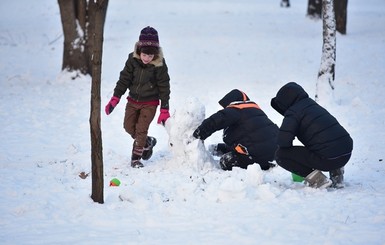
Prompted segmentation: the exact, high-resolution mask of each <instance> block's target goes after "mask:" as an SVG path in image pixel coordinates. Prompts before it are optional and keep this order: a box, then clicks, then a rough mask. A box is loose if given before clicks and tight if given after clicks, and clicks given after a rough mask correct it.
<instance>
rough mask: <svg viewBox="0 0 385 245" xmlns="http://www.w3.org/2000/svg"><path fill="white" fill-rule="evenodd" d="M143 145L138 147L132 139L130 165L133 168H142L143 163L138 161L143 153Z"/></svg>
mask: <svg viewBox="0 0 385 245" xmlns="http://www.w3.org/2000/svg"><path fill="white" fill-rule="evenodd" d="M143 150H144V148H143V147H139V146H137V145H136V141H134V144H133V147H132V155H131V167H133V168H143V164H142V163H141V162H140V159H141V158H142V155H143Z"/></svg>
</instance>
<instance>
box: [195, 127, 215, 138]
mask: <svg viewBox="0 0 385 245" xmlns="http://www.w3.org/2000/svg"><path fill="white" fill-rule="evenodd" d="M210 135H211V134H209V133H208V132H207V131H206V130H205V129H204V128H203V127H198V128H197V129H195V131H194V133H193V136H194V138H196V139H201V140H205V139H206V138H207V137H209V136H210Z"/></svg>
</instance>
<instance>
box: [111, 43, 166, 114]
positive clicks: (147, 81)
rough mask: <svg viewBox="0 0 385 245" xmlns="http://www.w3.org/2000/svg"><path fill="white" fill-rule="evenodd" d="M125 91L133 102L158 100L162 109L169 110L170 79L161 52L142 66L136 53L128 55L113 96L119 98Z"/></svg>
mask: <svg viewBox="0 0 385 245" xmlns="http://www.w3.org/2000/svg"><path fill="white" fill-rule="evenodd" d="M135 50H136V48H135ZM127 89H128V90H129V93H128V96H129V97H130V98H131V99H132V100H134V101H137V102H146V101H154V100H160V106H161V108H162V109H168V108H169V100H170V77H169V75H168V68H167V65H166V62H165V59H164V58H163V53H162V50H160V53H159V55H158V58H156V59H155V60H153V61H151V62H150V63H149V64H143V62H142V61H141V59H140V56H139V55H138V54H136V52H133V53H130V54H129V55H128V59H127V61H126V64H125V66H124V68H123V70H122V71H121V72H120V77H119V80H118V82H117V83H116V87H115V90H114V96H116V97H118V98H121V97H122V95H123V94H124V93H125V92H126V90H127Z"/></svg>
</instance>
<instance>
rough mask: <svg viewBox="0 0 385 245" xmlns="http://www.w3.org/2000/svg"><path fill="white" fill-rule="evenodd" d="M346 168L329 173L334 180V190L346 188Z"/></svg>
mask: <svg viewBox="0 0 385 245" xmlns="http://www.w3.org/2000/svg"><path fill="white" fill-rule="evenodd" d="M344 173H345V170H344V167H342V168H337V169H334V170H332V171H329V176H330V179H331V180H332V187H333V188H337V189H340V188H344V183H343V182H344Z"/></svg>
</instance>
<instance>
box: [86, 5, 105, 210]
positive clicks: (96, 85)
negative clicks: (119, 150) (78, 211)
mask: <svg viewBox="0 0 385 245" xmlns="http://www.w3.org/2000/svg"><path fill="white" fill-rule="evenodd" d="M107 5H108V0H97V1H96V2H93V1H90V5H89V8H90V10H91V12H93V13H94V14H93V15H92V18H90V20H91V21H90V23H93V26H94V28H93V29H92V30H93V32H92V33H90V35H89V38H90V39H92V40H93V46H92V47H93V49H92V54H93V55H92V61H91V62H92V85H91V112H90V131H91V161H92V194H91V198H92V199H93V200H94V201H95V202H99V203H104V195H103V190H104V176H103V147H102V133H101V129H100V111H101V106H100V87H101V86H100V85H101V73H102V72H101V71H102V53H103V29H104V28H103V26H104V20H105V13H106V10H107Z"/></svg>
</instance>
